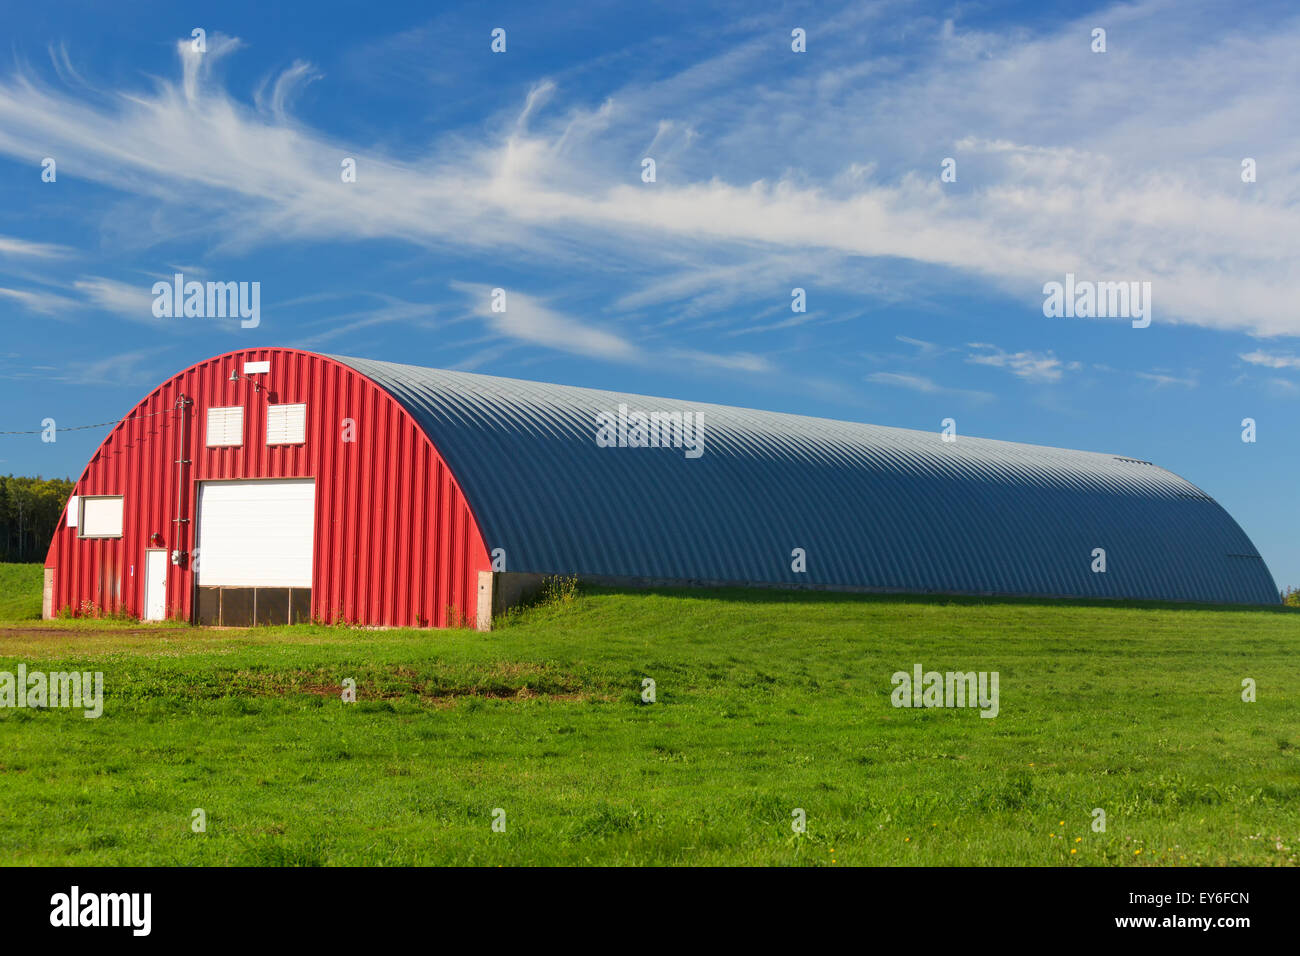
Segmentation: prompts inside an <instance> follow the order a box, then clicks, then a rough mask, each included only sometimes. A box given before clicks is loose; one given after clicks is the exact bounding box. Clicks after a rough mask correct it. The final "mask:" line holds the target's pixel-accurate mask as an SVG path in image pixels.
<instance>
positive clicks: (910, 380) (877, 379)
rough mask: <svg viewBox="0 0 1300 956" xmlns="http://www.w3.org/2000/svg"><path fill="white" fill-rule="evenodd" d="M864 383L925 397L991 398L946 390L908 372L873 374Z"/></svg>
mask: <svg viewBox="0 0 1300 956" xmlns="http://www.w3.org/2000/svg"><path fill="white" fill-rule="evenodd" d="M866 381H868V382H872V383H874V384H876V385H889V386H892V387H894V388H906V389H909V390H910V391H913V392H922V393H924V394H926V395H961V396H965V397H966V398H970V399H974V400H976V401H991V400H992V398H993V396H992V395H991V394H990V393H988V392H980V391H973V390H970V389H962V388H948V387H947V386H944V385H940V384H939V383H938V382H936V381H934V380H933V379H931V378H927V377H926V376H924V375H913V374H911V373H908V372H873V373H871V374H870V375H868V376H867V377H866Z"/></svg>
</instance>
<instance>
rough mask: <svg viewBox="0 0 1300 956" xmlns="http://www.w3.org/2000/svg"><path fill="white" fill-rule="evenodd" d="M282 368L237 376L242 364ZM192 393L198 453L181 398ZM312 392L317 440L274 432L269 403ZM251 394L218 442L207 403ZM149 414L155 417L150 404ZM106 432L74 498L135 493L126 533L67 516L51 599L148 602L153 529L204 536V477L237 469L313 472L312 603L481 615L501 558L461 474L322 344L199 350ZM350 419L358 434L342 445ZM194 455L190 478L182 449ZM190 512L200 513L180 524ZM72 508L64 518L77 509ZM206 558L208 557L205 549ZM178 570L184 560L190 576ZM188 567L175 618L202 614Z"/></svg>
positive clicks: (392, 620)
mask: <svg viewBox="0 0 1300 956" xmlns="http://www.w3.org/2000/svg"><path fill="white" fill-rule="evenodd" d="M268 360H269V361H270V362H271V372H270V373H269V374H263V375H256V376H252V380H253V381H256V382H258V383H259V384H261V385H262V386H263V389H262V390H261V391H260V392H256V391H254V388H253V385H252V384H251V382H250V381H249V380H246V379H241V380H240V381H237V382H230V381H228V379H229V377H230V372H231V370H232V369H239V370H242V368H243V362H245V361H268ZM181 393H184V394H185V395H187V396H189V397H190V398H191V399H193V400H194V405H193V406H191V407H190V408H189V409H188V410H187V412H186V430H187V436H186V438H187V440H186V449H185V454H184V455H182V454H180V428H179V425H180V418H179V415H178V413H177V412H176V411H175V410H174V405H175V403H176V401H177V399H178V398H179V396H180V395H181ZM295 402H305V403H306V405H307V442H306V443H305V444H303V445H279V446H268V445H267V444H266V406H267V404H268V403H274V404H284V403H295ZM229 405H243V406H244V407H245V409H246V413H245V417H244V444H243V445H242V446H240V447H238V448H207V447H205V445H204V429H205V422H206V418H207V414H206V413H207V409H208V408H209V407H213V406H229ZM145 415H149V416H151V417H147V418H145V417H143V416H145ZM127 417H128V418H129V419H131V420H129V421H125V422H123V423H121V424H120V425H118V426H116V427H115V428H114V429H113V430H112V432H110V433H109V435H108V436H107V437H106V438H105V439H104V442H103V443H102V444H101V446H100V448H99V449H98V451H96V453H95V456H94V457H93V458H92V459H91V461H90V464H89V465H87V467H86V470H85V472H84V473H83V475H82V477H81V479H80V480H79V481H78V483H77V486H76V488H75V490H74V491H73V494H74V495H88V494H90V495H93V494H123V495H125V496H126V502H125V519H124V523H125V527H124V534H123V537H122V538H120V539H100V540H90V539H79V538H77V536H76V535H77V531H76V529H75V528H68V527H66V521H65V523H64V525H62V526H61V527H60V529H59V531H58V532H56V534H55V536H54V540H53V541H52V543H51V545H50V552H49V556H48V558H47V559H46V567H50V568H54V569H55V578H54V601H53V608H54V610H55V611H56V612H57V611H58V610H59V609H61V608H71V609H72V610H73V611H75V612H82V611H83V610H84V611H95V610H99V611H123V612H125V613H127V614H131V615H134V616H142V615H143V612H144V606H143V602H144V578H143V575H144V566H145V558H144V551H145V549H146V548H147V547H150V546H151V545H150V543H149V539H150V536H151V535H152V534H153V533H154V532H158V533H160V534H161V535H162V538H163V544H161V545H152V546H153V547H165V548H167V549H168V550H172V549H179V550H181V551H187V552H188V551H190V550H191V548H192V547H193V542H194V521H195V517H196V515H195V508H196V503H197V490H198V489H197V483H198V482H199V481H205V480H215V479H225V478H315V479H316V536H315V543H314V557H313V569H312V582H313V583H312V614H313V616H315V617H317V618H320V619H322V620H327V621H334V620H340V619H341V620H346V621H356V622H359V623H364V624H384V625H430V624H432V625H438V626H442V625H445V624H447V623H448V619H449V615H450V614H456V615H460V616H461V617H463V618H466V619H472V618H473V615H474V612H475V609H476V607H477V599H478V572H479V571H481V570H487V569H488V567H489V562H488V557H487V552H486V550H485V548H484V544H483V538H482V535H481V534H480V532H479V530H478V525H477V523H476V521H475V519H474V516H473V515H472V514H471V513H470V510H469V507H468V505H467V504H466V502H465V498H464V496H463V495H462V494H461V492H460V488H459V486H458V485H457V484H456V482H455V481H454V480H453V478H452V477H451V473H450V471H449V470H448V469H447V468H446V466H445V465H444V464H443V462H442V459H441V458H440V456H439V455H438V452H437V451H436V449H434V448H433V447H432V446H431V445H430V443H429V440H428V438H427V437H426V436H425V434H424V432H423V431H422V430H421V428H420V427H419V426H417V424H416V423H415V422H414V421H413V420H412V419H411V417H410V416H409V415H407V414H406V412H405V411H404V410H403V409H402V408H401V407H400V406H399V405H398V404H397V403H396V402H395V401H393V400H392V398H390V397H389V396H388V395H387V393H385V392H384V391H382V390H381V389H379V388H377V387H376V386H375V385H374V384H373V383H371V382H369V381H368V380H367V379H365V378H364V377H362V376H359V375H357V374H356V373H355V372H353V371H352V370H350V369H349V368H347V367H344V366H341V365H339V364H338V363H335V362H333V361H331V360H329V359H327V358H324V357H322V356H317V355H313V354H310V353H305V352H299V351H296V350H291V349H248V350H244V351H239V352H232V353H230V354H228V355H223V356H219V357H217V358H213V359H209V360H208V361H206V362H201V363H199V364H198V365H195V366H193V367H192V368H189V369H187V370H185V371H184V372H182V373H180V374H179V375H177V376H175V377H174V378H172V379H171V380H169V381H168V382H166V383H165V384H163V385H162V386H160V387H159V388H157V389H155V390H154V391H153V392H152V393H151V394H150V395H149V396H147V397H146V398H145V399H144V401H142V402H141V403H140V404H139V405H138V406H137V407H136V408H135V409H133V410H132V411H131V412H130V413H129V415H128V416H127ZM344 419H353V420H354V421H355V438H356V440H355V442H343V441H342V440H341V438H342V428H343V422H344ZM178 458H187V459H189V460H190V461H191V462H192V465H190V466H188V467H186V468H185V470H184V480H183V481H182V482H180V484H179V485H178V482H177V467H176V464H175V463H176V460H177V459H178ZM178 493H179V497H180V514H181V515H182V516H183V517H185V518H188V519H189V521H188V523H185V524H181V525H179V526H178V525H177V524H175V523H174V522H173V520H172V519H173V518H174V517H175V516H176V513H177V496H178ZM65 518H66V516H65ZM200 558H201V556H200ZM178 570H179V573H178ZM192 599H193V574H192V573H191V571H190V568H189V566H188V565H187V566H185V567H184V568H181V569H177V568H172V569H171V573H169V574H168V576H167V608H168V614H169V615H170V616H179V617H181V618H183V619H187V620H188V619H190V617H191V615H192Z"/></svg>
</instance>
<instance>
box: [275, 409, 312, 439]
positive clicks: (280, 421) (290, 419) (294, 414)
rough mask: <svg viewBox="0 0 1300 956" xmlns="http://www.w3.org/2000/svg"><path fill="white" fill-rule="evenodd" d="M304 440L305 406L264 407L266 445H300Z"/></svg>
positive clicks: (305, 426)
mask: <svg viewBox="0 0 1300 956" xmlns="http://www.w3.org/2000/svg"><path fill="white" fill-rule="evenodd" d="M306 440H307V406H306V405H268V406H266V443H267V444H268V445H301V444H303V442H305V441H306Z"/></svg>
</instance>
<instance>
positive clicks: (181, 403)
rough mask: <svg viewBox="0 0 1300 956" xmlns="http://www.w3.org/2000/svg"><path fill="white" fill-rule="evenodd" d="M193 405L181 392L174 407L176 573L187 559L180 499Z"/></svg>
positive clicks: (186, 460) (183, 487)
mask: <svg viewBox="0 0 1300 956" xmlns="http://www.w3.org/2000/svg"><path fill="white" fill-rule="evenodd" d="M193 404H194V402H192V401H191V400H190V399H188V398H186V396H185V393H184V392H181V396H180V398H178V399H177V400H176V407H177V408H179V409H180V414H181V429H180V450H179V452H178V456H177V458H176V517H175V518H173V519H172V524H173V525H175V530H176V533H175V537H174V538H173V540H174V541H175V542H176V547H175V548H174V549H173V550H174V551H175V553H176V561H175V562H174V563H175V565H176V568H177V570H178V571H179V569H180V566H181V561H183V560H184V559H185V558H186V557H187V552H186V550H185V545H186V536H185V527H184V526H185V525H187V524H189V521H190V519H189V518H186V517H184V512H183V511H182V507H183V506H182V497H183V495H184V494H185V466H186V465H188V464H190V459H188V458H186V457H185V455H186V452H187V451H188V449H189V446H188V445H187V444H186V441H185V439H186V429H185V409H186V408H188V407H189V406H190V405H193ZM190 610H191V614H190V616H191V617H193V611H194V608H193V607H191V609H190Z"/></svg>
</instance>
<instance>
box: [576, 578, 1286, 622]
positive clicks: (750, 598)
mask: <svg viewBox="0 0 1300 956" xmlns="http://www.w3.org/2000/svg"><path fill="white" fill-rule="evenodd" d="M582 592H583V593H584V594H590V595H599V594H626V595H638V594H645V595H657V596H660V597H673V598H694V599H696V600H702V601H741V602H744V603H747V604H826V603H833V604H918V605H945V604H955V605H964V606H968V607H973V606H980V605H997V606H1006V605H1024V606H1029V607H1044V608H1054V607H1088V608H1131V609H1134V610H1146V611H1219V612H1223V611H1229V612H1247V613H1259V614H1297V615H1300V607H1288V606H1286V605H1284V604H1277V605H1273V604H1196V603H1192V602H1190V601H1189V602H1180V601H1136V600H1131V599H1120V598H1074V597H1045V596H1044V597H1013V596H1006V595H996V594H989V595H982V594H915V593H910V592H904V591H880V592H861V591H818V590H813V589H810V588H796V589H789V590H786V589H782V588H767V587H756V588H742V587H721V588H717V587H701V588H693V587H686V586H682V587H668V586H663V587H647V588H636V587H626V586H625V587H617V586H611V585H584V586H583V588H582Z"/></svg>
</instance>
